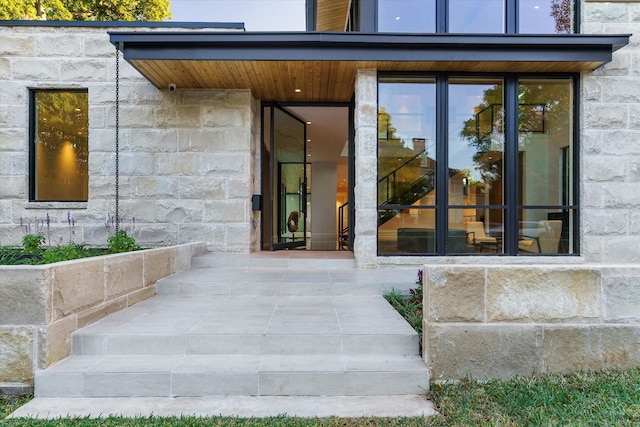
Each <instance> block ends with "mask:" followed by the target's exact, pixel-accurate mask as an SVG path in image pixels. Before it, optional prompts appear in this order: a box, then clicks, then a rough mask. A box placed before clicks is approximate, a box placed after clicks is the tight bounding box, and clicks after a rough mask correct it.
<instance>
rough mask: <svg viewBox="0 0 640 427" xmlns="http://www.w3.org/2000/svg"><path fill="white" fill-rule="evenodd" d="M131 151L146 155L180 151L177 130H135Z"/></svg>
mask: <svg viewBox="0 0 640 427" xmlns="http://www.w3.org/2000/svg"><path fill="white" fill-rule="evenodd" d="M131 151H132V152H134V153H135V154H137V152H145V153H175V152H176V151H178V131H177V130H169V129H163V130H155V129H133V130H132V131H131Z"/></svg>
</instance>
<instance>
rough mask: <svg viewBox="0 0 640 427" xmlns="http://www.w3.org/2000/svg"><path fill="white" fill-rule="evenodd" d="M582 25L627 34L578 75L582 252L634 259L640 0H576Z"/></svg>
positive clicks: (608, 259)
mask: <svg viewBox="0 0 640 427" xmlns="http://www.w3.org/2000/svg"><path fill="white" fill-rule="evenodd" d="M582 32H583V33H594V34H632V36H631V39H630V42H629V45H628V46H626V47H624V48H622V49H620V50H618V51H617V52H615V53H614V55H613V61H612V62H610V63H608V64H606V65H604V66H603V67H600V68H599V69H597V70H595V71H593V72H587V73H583V75H582V93H581V98H582V105H581V110H582V116H581V122H580V125H581V129H582V131H581V141H580V144H581V159H582V164H581V167H582V169H581V175H582V182H581V194H580V198H581V201H580V203H581V221H582V224H581V231H582V234H583V238H582V248H581V252H582V254H583V256H584V260H585V261H586V262H596V263H600V262H602V263H616V264H619V263H638V262H640V244H639V242H640V209H639V208H640V191H638V188H640V44H639V42H640V38H639V37H640V35H639V33H640V3H638V2H637V1H626V2H594V1H586V2H583V3H582ZM639 310H640V307H639Z"/></svg>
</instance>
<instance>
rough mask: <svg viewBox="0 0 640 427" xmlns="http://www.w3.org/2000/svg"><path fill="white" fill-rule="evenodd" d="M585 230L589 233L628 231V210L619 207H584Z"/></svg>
mask: <svg viewBox="0 0 640 427" xmlns="http://www.w3.org/2000/svg"><path fill="white" fill-rule="evenodd" d="M582 219H583V232H584V233H585V234H589V235H621V234H626V233H627V212H626V211H625V210H617V209H583V210H582Z"/></svg>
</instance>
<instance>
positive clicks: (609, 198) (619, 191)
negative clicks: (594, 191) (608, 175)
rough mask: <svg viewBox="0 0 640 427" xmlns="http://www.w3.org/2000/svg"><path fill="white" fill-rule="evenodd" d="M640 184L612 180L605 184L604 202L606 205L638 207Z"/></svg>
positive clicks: (639, 203)
mask: <svg viewBox="0 0 640 427" xmlns="http://www.w3.org/2000/svg"><path fill="white" fill-rule="evenodd" d="M637 187H638V184H636V183H631V182H610V183H607V185H605V186H603V187H602V188H603V190H604V194H603V202H604V204H605V206H607V207H610V208H614V207H624V208H630V207H638V206H640V192H638V191H637Z"/></svg>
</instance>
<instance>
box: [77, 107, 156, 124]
mask: <svg viewBox="0 0 640 427" xmlns="http://www.w3.org/2000/svg"><path fill="white" fill-rule="evenodd" d="M108 117H115V107H110V108H109V114H108ZM89 123H91V121H90V122H89ZM151 123H154V113H153V108H152V107H151V106H148V105H137V106H127V105H121V106H120V126H121V127H123V128H148V127H149V125H150V124H151Z"/></svg>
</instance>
